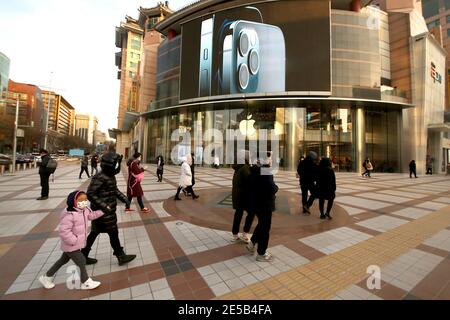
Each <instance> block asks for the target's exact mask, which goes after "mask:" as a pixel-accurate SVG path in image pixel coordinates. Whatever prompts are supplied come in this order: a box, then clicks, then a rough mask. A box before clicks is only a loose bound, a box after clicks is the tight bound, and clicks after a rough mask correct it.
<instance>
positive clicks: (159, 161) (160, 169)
mask: <svg viewBox="0 0 450 320" xmlns="http://www.w3.org/2000/svg"><path fill="white" fill-rule="evenodd" d="M163 174H164V158H163V156H158V157H157V158H156V175H157V176H158V182H162V179H163Z"/></svg>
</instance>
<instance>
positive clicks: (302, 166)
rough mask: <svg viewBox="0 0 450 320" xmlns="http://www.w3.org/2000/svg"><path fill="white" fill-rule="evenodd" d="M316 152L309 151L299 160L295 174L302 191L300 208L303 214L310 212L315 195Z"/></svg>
mask: <svg viewBox="0 0 450 320" xmlns="http://www.w3.org/2000/svg"><path fill="white" fill-rule="evenodd" d="M316 161H317V153H315V152H314V151H311V152H309V154H308V156H307V157H306V158H305V159H304V160H302V161H300V162H299V164H298V167H297V175H298V176H299V178H300V189H301V191H302V208H303V213H304V214H308V215H309V214H311V211H310V210H309V209H310V208H311V207H312V205H313V203H314V200H315V199H316V196H317V188H316V180H317V174H318V169H319V168H318V166H317V164H316ZM308 192H309V193H310V196H309V198H308Z"/></svg>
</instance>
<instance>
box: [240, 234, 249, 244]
mask: <svg viewBox="0 0 450 320" xmlns="http://www.w3.org/2000/svg"><path fill="white" fill-rule="evenodd" d="M239 239H241V240H242V241H244V242H247V243H249V242H250V237H249V236H248V234H247V233H246V232H244V233H241V234H240V235H239Z"/></svg>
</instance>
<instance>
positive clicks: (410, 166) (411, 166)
mask: <svg viewBox="0 0 450 320" xmlns="http://www.w3.org/2000/svg"><path fill="white" fill-rule="evenodd" d="M409 170H410V171H416V162H415V161H411V162H410V163H409Z"/></svg>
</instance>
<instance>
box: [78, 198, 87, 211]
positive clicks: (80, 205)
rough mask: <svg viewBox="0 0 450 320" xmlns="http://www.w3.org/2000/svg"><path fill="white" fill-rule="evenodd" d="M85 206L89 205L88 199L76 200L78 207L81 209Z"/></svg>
mask: <svg viewBox="0 0 450 320" xmlns="http://www.w3.org/2000/svg"><path fill="white" fill-rule="evenodd" d="M87 207H89V201H87V200H86V201H80V202H77V208H78V209H81V210H83V209H86V208H87Z"/></svg>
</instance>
